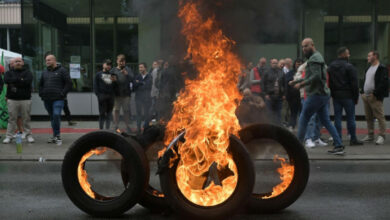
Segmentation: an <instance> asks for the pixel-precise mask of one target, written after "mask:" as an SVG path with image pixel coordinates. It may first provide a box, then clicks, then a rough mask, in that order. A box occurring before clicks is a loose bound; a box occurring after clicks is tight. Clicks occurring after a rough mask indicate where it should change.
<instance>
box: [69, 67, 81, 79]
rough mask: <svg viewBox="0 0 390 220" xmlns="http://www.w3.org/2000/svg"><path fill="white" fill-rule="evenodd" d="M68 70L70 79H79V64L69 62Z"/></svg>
mask: <svg viewBox="0 0 390 220" xmlns="http://www.w3.org/2000/svg"><path fill="white" fill-rule="evenodd" d="M69 72H70V78H71V79H80V64H79V63H71V64H69Z"/></svg>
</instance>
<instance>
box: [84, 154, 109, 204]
mask: <svg viewBox="0 0 390 220" xmlns="http://www.w3.org/2000/svg"><path fill="white" fill-rule="evenodd" d="M106 150H107V149H106V148H105V147H102V148H100V149H99V148H95V149H92V150H90V151H88V152H87V153H86V154H84V155H83V157H82V158H81V160H80V162H79V166H78V167H77V177H78V180H79V183H80V186H81V188H82V189H83V190H84V192H85V193H87V195H88V196H89V197H91V198H93V199H95V198H96V196H95V193H94V192H93V191H92V189H91V184H89V182H88V174H87V171H85V169H84V164H85V161H86V160H87V159H88V158H90V157H91V156H93V155H94V154H96V155H100V154H103V153H104V152H106Z"/></svg>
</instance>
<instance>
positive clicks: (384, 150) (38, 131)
mask: <svg viewBox="0 0 390 220" xmlns="http://www.w3.org/2000/svg"><path fill="white" fill-rule="evenodd" d="M345 126H346V125H345V123H344V124H343V127H344V128H345ZM365 126H366V123H365V122H362V121H359V122H357V127H358V129H357V130H358V132H357V133H358V137H359V138H363V137H364V136H365V135H366V134H367V131H366V130H365V129H364V128H365ZM31 127H32V128H33V130H32V132H33V135H34V138H35V143H32V144H29V143H27V142H23V153H21V154H17V153H16V145H15V143H14V142H12V143H11V144H3V143H2V140H3V138H4V136H5V135H4V132H5V131H4V130H0V134H1V136H2V139H1V140H0V141H1V142H0V160H30V161H38V160H39V158H40V157H42V158H45V159H46V160H49V161H50V160H56V161H58V160H62V159H63V158H64V155H65V153H66V151H67V149H68V148H69V147H70V145H71V144H72V143H73V142H74V141H75V140H76V139H77V138H79V137H81V136H82V135H83V134H85V133H88V132H91V131H94V130H97V127H98V122H94V121H81V122H80V121H79V122H78V124H77V125H76V126H68V124H67V123H66V122H63V123H62V129H61V131H62V133H61V137H62V142H63V143H62V145H61V146H57V145H55V144H48V143H47V142H46V141H47V139H48V138H49V137H50V136H51V129H50V124H49V122H47V121H34V122H32V123H31ZM387 127H388V128H390V122H387ZM344 132H345V129H344ZM323 133H324V134H323V135H322V137H323V138H324V139H326V140H327V139H328V137H329V135H328V134H327V133H326V132H323ZM387 133H388V134H389V135H388V136H387V137H388V138H387V139H386V140H385V144H384V145H380V146H378V145H375V144H374V143H365V144H364V145H363V146H351V147H350V146H349V142H348V141H347V140H344V144H345V146H346V150H345V151H346V154H345V155H344V156H334V155H329V154H327V151H328V150H330V149H331V148H332V147H330V146H328V147H317V148H313V149H307V148H306V150H307V152H308V155H309V159H312V160H390V129H388V130H387ZM345 137H346V135H345Z"/></svg>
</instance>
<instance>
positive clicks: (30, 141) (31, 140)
mask: <svg viewBox="0 0 390 220" xmlns="http://www.w3.org/2000/svg"><path fill="white" fill-rule="evenodd" d="M27 142H28V143H34V142H35V140H34V138H33V137H32V136H31V135H29V136H27Z"/></svg>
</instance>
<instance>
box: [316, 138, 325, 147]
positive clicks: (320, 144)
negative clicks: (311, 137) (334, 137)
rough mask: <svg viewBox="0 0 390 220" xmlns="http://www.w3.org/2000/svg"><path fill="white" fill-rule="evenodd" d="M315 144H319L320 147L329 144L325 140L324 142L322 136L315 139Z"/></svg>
mask: <svg viewBox="0 0 390 220" xmlns="http://www.w3.org/2000/svg"><path fill="white" fill-rule="evenodd" d="M314 144H315V145H316V146H318V147H326V146H328V144H327V143H325V142H323V141H322V140H321V138H318V139H317V140H315V141H314Z"/></svg>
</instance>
